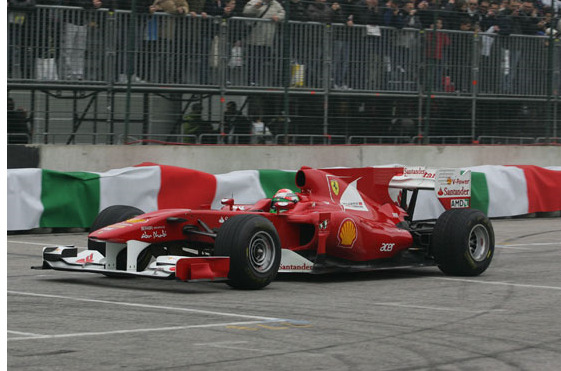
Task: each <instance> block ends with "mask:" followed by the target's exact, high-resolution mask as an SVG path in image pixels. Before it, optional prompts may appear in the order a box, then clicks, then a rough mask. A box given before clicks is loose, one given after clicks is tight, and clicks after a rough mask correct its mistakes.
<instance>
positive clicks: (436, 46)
mask: <svg viewBox="0 0 561 371" xmlns="http://www.w3.org/2000/svg"><path fill="white" fill-rule="evenodd" d="M435 26H436V27H434V26H431V29H430V30H427V47H426V53H427V60H428V66H427V68H428V80H427V84H428V83H432V88H433V89H434V90H437V91H441V90H442V85H443V84H442V80H443V78H444V59H445V56H446V53H447V49H448V47H449V46H450V38H449V37H448V35H447V34H445V33H442V32H439V31H440V30H441V29H442V19H441V18H438V19H437V20H436V24H435ZM435 28H436V30H435Z"/></svg>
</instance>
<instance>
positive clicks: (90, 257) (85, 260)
mask: <svg viewBox="0 0 561 371" xmlns="http://www.w3.org/2000/svg"><path fill="white" fill-rule="evenodd" d="M76 263H80V264H86V263H93V253H91V254H90V255H88V256H86V257H85V258H83V259H78V260H76Z"/></svg>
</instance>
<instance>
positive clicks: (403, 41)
mask: <svg viewBox="0 0 561 371" xmlns="http://www.w3.org/2000/svg"><path fill="white" fill-rule="evenodd" d="M383 1H386V0H282V1H281V0H137V1H136V7H137V8H136V12H137V14H144V15H146V17H141V18H139V22H143V24H140V25H138V26H137V29H136V30H137V32H138V34H139V35H138V36H137V38H138V40H137V45H134V47H133V48H134V49H135V50H139V49H140V50H143V51H145V53H144V54H151V55H154V54H157V50H160V51H161V50H164V51H165V54H166V58H165V61H161V60H160V61H157V60H154V58H152V59H150V58H144V59H143V61H141V62H138V61H137V63H143V64H151V65H152V64H156V63H157V64H161V65H162V66H161V69H163V71H160V72H159V76H164V77H165V78H167V79H169V80H170V81H162V80H163V79H162V78H159V79H158V80H159V81H160V82H172V81H179V82H181V81H182V80H184V79H183V77H184V76H182V75H181V74H182V72H181V71H180V68H179V67H180V66H177V65H176V64H177V63H178V60H177V58H174V55H176V54H178V53H181V52H183V53H185V50H186V48H185V46H184V45H183V44H185V43H186V42H188V43H190V44H191V45H190V46H189V53H185V54H190V58H194V59H199V61H198V64H199V65H200V68H201V69H202V70H201V71H200V77H199V81H197V82H198V83H200V84H203V85H204V84H207V83H208V76H209V68H212V67H213V64H216V58H215V60H214V61H211V62H210V63H209V55H210V54H211V51H212V50H211V48H212V46H213V44H212V41H213V38H214V37H215V36H216V35H217V33H218V27H193V28H192V29H189V33H191V34H189V35H185V29H181V28H180V27H177V25H176V24H175V22H174V21H176V19H166V20H165V21H161V22H160V24H156V20H154V19H153V18H152V17H148V18H147V16H148V15H150V14H154V13H156V12H163V13H168V14H172V15H175V16H185V15H190V16H192V17H195V16H198V17H197V19H203V20H204V19H206V18H208V17H209V16H210V17H223V18H230V17H233V16H238V17H247V18H262V19H269V20H271V22H256V23H254V24H253V25H251V24H250V25H249V27H247V29H246V30H245V31H244V30H242V31H240V32H239V35H238V36H236V37H233V38H232V39H231V40H229V41H230V42H231V43H232V46H235V43H236V42H238V43H239V41H240V40H239V39H242V38H243V39H244V43H245V44H246V46H247V49H248V50H246V51H245V54H246V55H252V59H251V63H248V65H249V64H250V66H249V67H250V68H249V73H250V76H249V80H250V81H249V83H250V84H251V85H259V84H260V81H259V79H260V78H261V77H262V76H263V73H262V69H263V66H264V65H266V64H267V63H269V62H270V60H271V58H272V48H273V47H274V45H273V42H274V40H275V33H276V30H277V29H278V28H277V27H275V24H276V23H279V22H282V21H283V20H284V19H285V18H288V19H289V20H292V21H300V22H308V21H310V22H320V23H336V24H343V25H346V26H347V27H348V28H352V27H353V26H355V25H366V26H367V36H381V37H379V38H375V37H365V38H363V40H362V41H361V42H362V44H363V45H353V46H351V45H350V44H349V42H347V41H346V40H345V35H344V33H345V29H341V28H337V29H336V31H335V34H334V43H333V66H332V70H333V79H334V85H335V87H346V85H348V84H349V85H354V86H356V87H360V83H358V82H356V81H351V79H349V78H348V77H347V75H348V74H349V60H350V59H354V60H361V59H365V58H368V59H372V58H377V56H375V55H374V56H373V55H361V53H362V54H365V53H367V52H365V50H367V49H373V48H376V44H380V43H384V44H386V42H387V40H384V33H383V32H380V29H379V27H380V26H383V27H391V28H397V29H402V28H415V29H427V28H433V27H434V28H438V29H443V30H455V31H477V32H482V33H487V34H491V33H493V34H498V35H501V36H507V35H545V34H546V32H547V30H548V29H556V30H557V29H558V28H559V27H558V12H559V9H561V0H552V2H550V3H548V0H387V1H386V2H385V3H384V2H383ZM35 5H62V6H72V7H81V8H82V9H83V13H78V14H75V13H69V12H62V13H61V14H62V15H61V16H59V17H56V18H57V19H56V20H57V22H59V23H60V24H62V27H61V28H60V29H61V31H60V35H59V36H58V40H57V45H56V49H57V52H56V53H57V58H58V70H59V71H57V72H58V77H57V78H60V79H69V80H81V79H83V78H84V61H85V54H86V47H87V38H88V33H89V32H92V31H93V28H95V27H99V25H97V24H96V23H95V22H94V21H93V20H94V18H93V16H92V11H95V10H96V9H99V8H109V9H117V10H129V11H130V10H131V1H129V0H9V1H8V9H9V10H10V12H9V17H8V22H9V40H10V42H9V59H8V62H9V70H10V71H11V70H12V65H16V66H19V65H20V64H21V63H20V60H21V59H22V58H23V57H24V55H23V54H24V51H22V50H19V49H18V47H17V46H18V45H19V44H21V43H22V41H21V40H20V39H18V36H19V35H22V34H25V32H24V31H23V29H24V28H25V27H27V26H28V24H29V23H30V20H29V17H30V16H31V15H32V14H33V8H34V7H35ZM146 19H148V21H146ZM215 24H217V22H215ZM128 31H129V27H128V25H127V24H121V25H120V28H119V29H118V30H117V50H118V51H120V52H122V53H124V51H126V47H125V44H126V43H127V33H128ZM560 31H561V30H560ZM192 33H197V35H193V34H192ZM27 35H28V36H27V37H28V38H29V37H30V36H29V35H30V33H29V32H27ZM34 35H39V36H40V33H37V32H35V33H34ZM31 41H33V40H31ZM154 41H158V42H159V44H158V45H159V46H158V47H159V48H160V49H155V48H153V45H154ZM448 41H449V40H448ZM448 41H447V40H446V39H445V38H443V39H442V40H436V41H435V42H434V43H433V50H432V51H429V53H432V54H430V55H429V57H430V58H432V59H434V60H437V61H438V60H439V59H440V58H439V55H438V54H439V53H440V51H439V48H441V47H446V45H447V42H448ZM390 42H391V44H392V45H390V47H395V48H396V49H398V50H400V52H399V53H396V55H395V58H392V61H391V63H393V64H399V60H398V58H404V57H403V56H404V55H405V56H406V55H407V52H408V50H411V49H412V46H414V43H415V40H413V39H412V36H411V35H410V34H403V35H402V36H401V37H399V38H397V39H392V40H391V41H390ZM316 44H317V40H316ZM369 44H370V46H371V48H368V47H366V46H368V45H369ZM162 45H165V46H166V48H163V47H162ZM238 45H239V44H238ZM308 46H309V48H310V49H321V48H322V45H312V44H311V43H308ZM291 48H292V50H291V52H292V56H293V59H297V58H296V57H297V52H296V51H295V50H294V47H292V46H291ZM29 49H33V48H28V50H29ZM228 49H230V47H229V48H228ZM32 52H34V51H33V50H32ZM35 52H36V51H35ZM125 59H126V58H121V59H120V60H121V65H120V66H119V67H118V71H117V74H116V77H117V78H118V77H121V78H122V77H123V76H124V74H125V73H126V72H127V71H126V69H127V68H126V65H125V62H124V61H125ZM138 59H140V58H138ZM315 59H316V60H317V58H315ZM203 62H204V63H203ZM514 62H516V61H514ZM313 63H314V62H312V64H313ZM384 63H388V62H387V61H384V60H381V61H380V63H378V64H379V65H380V66H382V65H383V64H384ZM238 64H239V63H238ZM137 67H138V66H137ZM27 68H28V69H29V68H30V67H29V66H28V67H27ZM137 69H139V68H137ZM308 69H309V70H310V73H314V72H317V71H318V68H316V66H313V65H310V66H308ZM27 74H29V71H28V72H27ZM24 75H25V73H24ZM9 77H16V75H15V74H13V73H10V74H9ZM148 77H149V76H145V78H146V79H147V78H148ZM139 81H140V79H139Z"/></svg>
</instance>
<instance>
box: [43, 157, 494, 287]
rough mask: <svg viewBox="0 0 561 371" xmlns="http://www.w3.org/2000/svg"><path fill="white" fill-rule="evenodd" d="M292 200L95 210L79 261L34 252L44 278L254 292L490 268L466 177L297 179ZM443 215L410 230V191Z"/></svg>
mask: <svg viewBox="0 0 561 371" xmlns="http://www.w3.org/2000/svg"><path fill="white" fill-rule="evenodd" d="M296 186H297V187H298V188H299V192H296V193H295V194H292V195H291V197H287V195H286V194H285V195H283V197H279V196H277V197H273V198H266V199H262V200H259V201H258V202H256V203H255V204H252V205H241V204H236V203H235V200H234V199H232V198H230V199H223V200H222V205H223V206H222V207H221V209H219V210H212V209H210V206H208V207H206V208H201V209H198V210H194V209H166V210H158V211H154V212H150V213H143V212H142V211H141V210H139V209H137V208H135V207H132V206H123V205H116V206H111V207H109V208H107V209H105V210H103V211H102V212H101V213H100V214H99V215H98V217H97V219H96V220H95V221H94V223H93V225H92V227H91V230H90V234H89V240H88V249H87V250H84V251H80V252H78V249H77V248H75V247H73V246H50V247H45V248H44V249H43V268H51V269H58V270H69V271H83V272H97V273H102V274H104V275H106V276H112V277H119V276H142V277H152V278H170V279H171V278H176V279H179V280H183V281H197V280H225V281H226V282H227V283H228V284H229V285H230V286H232V287H235V288H239V289H260V288H263V287H265V286H267V285H268V284H269V283H270V282H271V281H273V280H274V279H275V276H276V275H277V273H278V272H296V273H326V272H333V271H363V270H374V269H380V268H392V267H394V268H395V267H419V266H434V265H436V266H438V267H439V268H440V270H442V272H444V273H445V274H449V275H464V276H476V275H479V274H481V273H483V272H484V271H485V270H486V269H487V267H488V266H489V264H490V263H491V260H492V258H493V253H494V247H495V241H494V233H493V227H492V225H491V222H490V221H489V219H488V218H487V217H486V216H485V215H484V214H483V213H482V212H480V211H478V210H475V209H470V208H469V206H470V200H471V174H470V173H469V172H465V173H461V172H460V171H459V170H457V169H456V170H453V169H445V170H436V171H431V170H426V169H424V168H335V169H323V170H319V169H312V168H308V167H303V168H301V169H300V170H299V171H298V172H297V173H296ZM426 190H430V191H431V192H435V195H436V197H437V199H438V200H439V201H440V203H441V204H442V205H443V206H444V209H445V210H446V211H444V212H443V213H442V214H441V215H440V217H438V219H436V220H415V219H414V218H413V215H414V212H415V206H416V204H417V196H418V194H419V191H424V192H426Z"/></svg>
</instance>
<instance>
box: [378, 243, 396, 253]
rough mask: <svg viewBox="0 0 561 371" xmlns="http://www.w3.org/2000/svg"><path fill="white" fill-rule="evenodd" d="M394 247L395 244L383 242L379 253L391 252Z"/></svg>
mask: <svg viewBox="0 0 561 371" xmlns="http://www.w3.org/2000/svg"><path fill="white" fill-rule="evenodd" d="M394 246H395V243H393V242H383V243H382V247H380V251H381V252H391V251H392V250H393V247H394Z"/></svg>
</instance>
